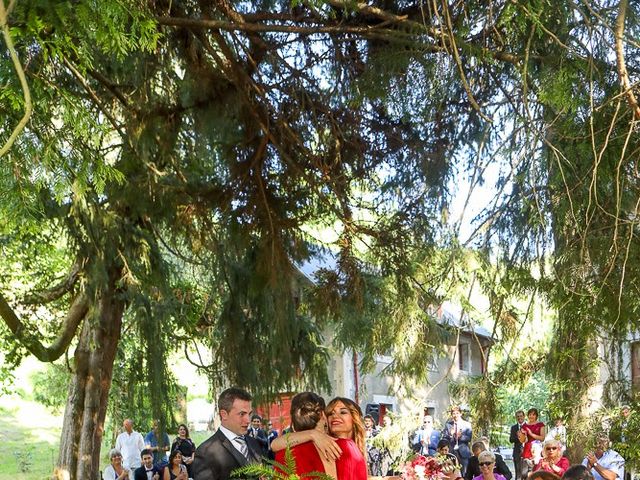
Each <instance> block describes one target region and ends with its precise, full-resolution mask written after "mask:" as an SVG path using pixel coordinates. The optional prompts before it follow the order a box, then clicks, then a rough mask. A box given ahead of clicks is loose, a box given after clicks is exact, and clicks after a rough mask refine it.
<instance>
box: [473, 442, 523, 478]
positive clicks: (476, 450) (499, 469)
mask: <svg viewBox="0 0 640 480" xmlns="http://www.w3.org/2000/svg"><path fill="white" fill-rule="evenodd" d="M471 451H472V453H473V456H472V457H471V458H469V463H468V464H467V471H466V472H465V473H464V478H465V480H471V479H472V478H473V477H477V476H478V475H480V474H481V473H482V472H481V471H480V465H479V462H478V455H480V453H482V452H485V451H487V444H486V443H484V442H475V443H474V444H473V445H471ZM494 455H495V465H494V468H493V471H494V473H499V474H500V475H502V476H503V477H504V478H506V479H507V480H511V476H512V475H511V470H509V467H507V464H506V463H504V459H503V458H502V455H498V454H497V453H495V454H494Z"/></svg>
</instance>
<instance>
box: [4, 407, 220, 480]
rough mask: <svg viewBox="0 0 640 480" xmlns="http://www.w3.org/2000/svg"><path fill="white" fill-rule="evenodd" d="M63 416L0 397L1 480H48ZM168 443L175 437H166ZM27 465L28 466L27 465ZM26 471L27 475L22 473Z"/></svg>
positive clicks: (198, 439) (203, 435)
mask: <svg viewBox="0 0 640 480" xmlns="http://www.w3.org/2000/svg"><path fill="white" fill-rule="evenodd" d="M61 430H62V414H54V413H52V412H51V410H49V409H47V408H46V407H44V406H43V405H41V404H39V403H37V402H34V401H30V400H25V399H24V398H21V396H19V395H11V396H2V397H0V445H2V446H3V451H4V454H5V457H4V460H3V461H2V462H0V480H45V479H46V480H49V479H50V478H51V473H52V472H53V467H54V464H55V461H56V460H57V458H58V446H59V444H60V431H61ZM211 435H212V432H193V433H192V435H191V438H192V439H193V441H194V442H195V444H196V445H200V444H201V443H202V442H204V441H205V440H206V439H207V438H209V437H210V436H211ZM169 437H170V438H171V440H172V441H173V439H174V438H175V435H173V434H171V435H169ZM108 452H109V447H108V446H107V445H103V447H102V451H101V452H100V453H101V455H100V457H101V461H100V466H101V468H104V467H105V466H106V465H108V459H107V455H108ZM26 463H29V465H26ZM21 466H22V467H28V471H24V472H23V471H22V470H21Z"/></svg>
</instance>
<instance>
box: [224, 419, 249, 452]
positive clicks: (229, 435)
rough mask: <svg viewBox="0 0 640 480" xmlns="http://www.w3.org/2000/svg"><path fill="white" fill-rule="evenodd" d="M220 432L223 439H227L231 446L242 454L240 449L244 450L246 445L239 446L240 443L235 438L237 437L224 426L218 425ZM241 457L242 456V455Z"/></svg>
mask: <svg viewBox="0 0 640 480" xmlns="http://www.w3.org/2000/svg"><path fill="white" fill-rule="evenodd" d="M220 431H221V432H222V433H223V434H224V436H225V437H227V438H228V439H229V441H230V442H231V445H233V446H234V447H235V449H236V450H238V451H239V452H240V453H242V449H243V448H246V444H245V445H241V444H240V442H238V440H236V438H237V437H238V436H239V435H237V434H235V433H233V432H232V431H231V430H229V429H228V428H227V427H225V426H224V425H220ZM242 455H243V456H244V453H243V454H242Z"/></svg>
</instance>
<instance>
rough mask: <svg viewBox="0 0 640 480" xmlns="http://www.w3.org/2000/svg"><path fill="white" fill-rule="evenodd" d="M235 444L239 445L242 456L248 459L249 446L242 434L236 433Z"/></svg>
mask: <svg viewBox="0 0 640 480" xmlns="http://www.w3.org/2000/svg"><path fill="white" fill-rule="evenodd" d="M235 440H236V444H237V445H238V447H239V450H240V453H241V454H242V455H244V458H246V459H247V460H248V459H249V447H247V441H246V440H245V438H244V437H243V436H242V435H238V436H237V437H236V438H235Z"/></svg>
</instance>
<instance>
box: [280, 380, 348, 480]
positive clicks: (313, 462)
mask: <svg viewBox="0 0 640 480" xmlns="http://www.w3.org/2000/svg"><path fill="white" fill-rule="evenodd" d="M324 410H325V403H324V399H323V398H322V397H321V396H320V395H318V394H316V393H313V392H302V393H299V394H297V395H296V396H295V397H293V399H292V400H291V423H292V426H293V429H294V432H293V433H290V434H287V435H286V436H283V437H276V438H275V439H274V440H273V441H272V442H271V448H272V449H273V450H274V451H275V452H276V453H275V461H276V462H277V463H279V464H282V465H284V464H285V463H286V458H285V454H286V450H285V449H286V447H287V444H288V445H289V446H290V448H291V454H292V455H293V458H294V460H295V464H296V473H297V474H298V475H300V478H301V479H303V480H305V479H310V478H312V477H307V476H305V474H307V473H312V472H316V473H317V472H320V473H326V474H327V475H329V476H331V477H332V478H336V463H335V461H333V460H330V459H328V458H327V457H325V456H323V457H321V456H320V453H319V451H318V448H316V446H315V445H314V443H313V442H312V441H305V440H302V439H303V438H304V436H302V435H300V434H303V435H304V434H305V432H310V431H312V430H313V431H316V432H318V433H319V434H321V435H324V431H325V429H326V426H327V417H326V414H325V411H324ZM283 440H284V442H283ZM300 442H302V443H300ZM276 469H277V470H279V471H280V472H282V470H281V469H280V468H279V467H278V466H277V465H276Z"/></svg>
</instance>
